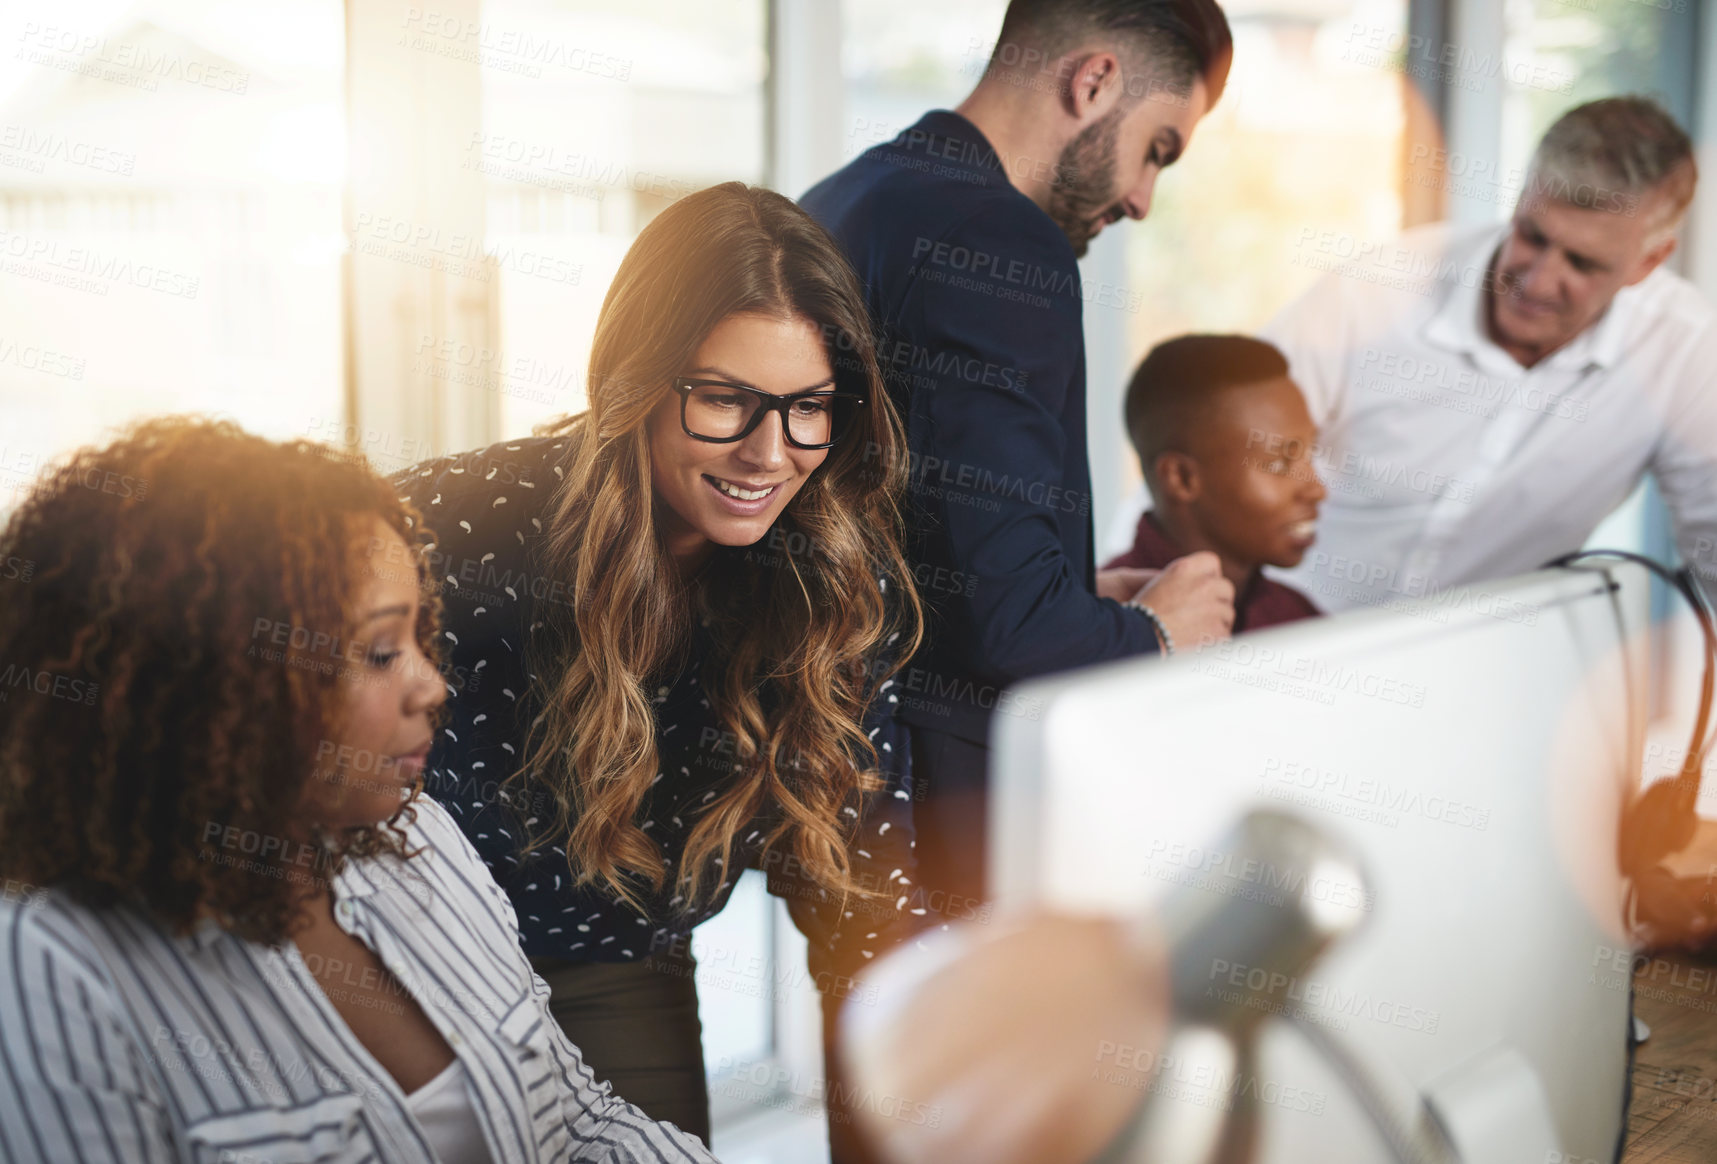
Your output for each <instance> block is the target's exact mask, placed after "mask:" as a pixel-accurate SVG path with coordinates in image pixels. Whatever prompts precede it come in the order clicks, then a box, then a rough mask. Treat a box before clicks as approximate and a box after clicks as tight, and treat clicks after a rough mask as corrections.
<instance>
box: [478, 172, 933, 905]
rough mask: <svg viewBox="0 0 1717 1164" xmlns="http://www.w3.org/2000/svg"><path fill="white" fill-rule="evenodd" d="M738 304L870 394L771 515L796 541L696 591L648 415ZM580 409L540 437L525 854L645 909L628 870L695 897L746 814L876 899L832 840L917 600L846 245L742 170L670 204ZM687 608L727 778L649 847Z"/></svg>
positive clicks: (849, 802)
mask: <svg viewBox="0 0 1717 1164" xmlns="http://www.w3.org/2000/svg"><path fill="white" fill-rule="evenodd" d="M742 312H749V313H758V314H765V315H770V316H774V317H777V318H783V319H799V320H804V321H808V322H809V323H811V324H813V325H815V326H816V327H818V328H820V329H821V332H822V335H823V337H824V342H825V345H826V348H827V351H828V355H829V359H830V364H831V366H832V368H833V369H834V373H835V380H836V387H837V388H838V389H839V390H841V391H853V392H862V393H864V394H865V396H866V397H867V398H868V402H869V403H868V405H867V407H865V408H863V409H861V410H860V419H859V420H857V421H856V422H855V423H854V425H853V428H852V430H851V431H850V432H849V433H847V434H846V435H845V436H844V437H843V438H842V439H841V441H840V443H839V444H837V445H836V446H835V447H834V448H832V449H831V450H830V451H829V455H828V457H827V459H826V460H825V461H824V462H823V464H822V465H820V466H819V467H818V469H817V470H816V472H815V473H813V474H812V475H811V477H810V478H809V479H808V480H807V481H806V483H805V485H804V486H803V488H801V489H800V490H799V492H798V494H797V495H796V496H795V497H794V498H793V499H792V500H791V501H789V502H788V504H787V507H786V509H785V510H784V511H783V513H782V514H781V516H780V518H778V519H777V522H776V525H775V527H774V528H775V530H778V531H781V532H782V533H783V534H785V535H788V536H787V537H785V538H782V539H773V540H774V541H776V542H778V543H781V542H784V543H785V544H786V545H788V546H789V547H790V548H792V547H799V546H805V547H809V549H808V550H807V551H806V552H803V553H799V552H790V553H786V554H774V553H747V552H745V551H744V550H743V549H742V548H738V547H727V548H718V550H717V551H716V552H715V553H714V555H712V557H711V559H710V560H709V562H708V563H707V564H706V565H705V566H704V567H703V568H702V569H701V570H700V571H699V572H698V573H697V574H696V576H695V579H694V580H693V581H691V582H689V583H688V582H685V581H682V579H681V576H680V571H679V570H678V568H677V567H676V565H675V564H674V562H673V561H672V560H671V559H670V557H669V555H668V553H667V551H666V549H665V548H664V546H663V544H662V542H661V539H660V537H659V536H658V528H659V514H658V506H659V504H660V502H658V501H656V500H655V497H654V490H653V488H652V485H651V465H650V455H649V437H648V431H647V424H648V420H649V416H650V413H651V410H652V409H653V408H655V407H656V405H657V404H658V403H659V402H660V401H661V400H662V398H663V397H664V395H666V394H667V392H668V391H669V386H670V383H671V381H672V380H673V378H674V377H676V376H679V375H683V374H685V373H686V372H687V371H688V370H689V369H690V365H691V362H692V358H693V356H694V354H695V353H696V351H697V349H698V348H699V346H701V344H702V343H703V341H704V339H705V338H706V337H707V336H708V335H709V334H710V332H711V331H713V330H714V328H715V327H716V325H717V324H719V323H720V322H721V321H722V320H724V319H726V318H727V317H729V316H731V315H734V314H737V313H742ZM589 402H590V404H589V408H588V410H587V411H585V412H582V413H579V414H577V415H575V416H572V417H568V418H564V419H562V420H561V421H558V422H554V423H551V424H549V425H546V426H543V427H542V428H541V429H539V432H541V433H551V434H556V435H565V436H567V437H568V438H569V441H568V448H567V449H566V451H565V455H564V460H563V462H562V464H563V466H564V471H565V481H564V483H563V485H562V486H561V488H560V491H559V493H558V494H557V496H556V497H555V499H554V501H553V508H552V515H553V516H552V525H551V527H550V531H549V535H548V537H547V538H546V539H545V542H546V550H545V560H544V563H543V566H544V569H545V571H546V572H547V573H548V575H549V576H551V577H558V578H564V579H567V580H568V582H569V584H570V585H571V586H572V592H573V598H572V601H571V602H570V603H569V604H567V605H566V606H562V607H557V608H556V610H555V611H553V612H551V613H550V614H549V615H548V616H547V617H546V621H547V622H548V624H549V626H550V628H551V633H550V635H549V640H548V644H547V653H546V654H545V653H543V652H542V651H538V653H537V658H536V660H535V663H534V665H533V668H532V669H533V670H534V671H535V673H536V674H537V675H539V676H542V677H544V678H545V679H546V690H544V691H543V714H542V715H541V716H540V717H539V718H538V719H537V721H536V723H535V725H534V726H533V728H532V730H531V731H530V733H529V735H528V739H527V741H526V747H525V750H524V753H523V759H522V765H521V768H520V770H519V771H517V772H515V773H513V775H512V779H513V780H514V781H537V780H540V781H543V782H544V783H546V785H547V787H548V789H549V790H550V792H551V793H552V794H553V797H554V800H555V804H556V809H555V817H556V819H554V820H553V821H551V822H549V823H548V825H547V827H545V828H543V829H542V830H540V831H539V832H538V833H536V834H535V835H533V836H532V837H531V838H530V843H529V845H528V848H538V847H541V846H543V845H545V844H547V843H549V841H550V840H551V839H552V840H560V839H561V838H565V839H566V853H567V860H568V864H569V867H570V869H571V872H572V875H573V877H574V878H575V879H576V880H577V881H578V882H579V883H581V884H588V883H593V882H598V881H600V882H603V883H605V884H606V885H607V886H609V887H610V888H611V889H612V890H613V891H614V892H616V893H617V894H618V895H619V896H620V897H621V898H623V899H624V900H626V901H629V902H631V903H633V904H634V905H640V904H641V901H642V895H641V893H640V892H639V889H640V888H641V886H644V885H647V886H649V887H650V888H652V889H653V890H656V891H658V892H659V891H661V890H662V889H663V887H664V885H665V884H667V883H668V881H669V880H670V879H672V881H673V883H674V886H675V889H676V890H677V892H678V893H680V894H683V895H684V897H685V899H686V901H687V903H688V904H687V908H691V906H692V904H694V903H696V902H698V901H699V900H701V899H702V895H703V894H704V893H705V891H706V889H707V882H708V881H709V880H710V879H711V878H712V871H720V870H726V869H727V868H728V867H729V864H730V860H729V859H730V857H731V854H732V849H733V845H734V838H735V836H736V835H737V834H738V833H739V832H740V830H741V829H744V828H748V827H752V826H753V822H755V821H758V820H762V821H764V822H765V824H764V835H763V839H762V844H763V845H764V847H765V848H766V849H785V850H787V851H790V852H791V854H792V855H793V856H794V857H795V858H796V859H797V860H798V862H799V864H800V865H801V866H802V867H803V868H804V869H805V870H806V872H807V873H808V875H809V876H810V878H811V879H812V880H813V881H814V882H815V883H816V884H818V885H819V886H821V887H822V888H825V889H827V890H829V891H830V892H833V893H836V894H838V895H841V896H843V897H844V896H845V895H848V894H851V895H856V896H859V897H861V898H863V897H868V896H874V894H875V890H874V889H872V888H869V887H862V886H860V885H859V884H858V883H857V879H856V878H855V877H854V876H853V872H852V869H851V866H850V862H849V858H848V852H847V849H848V845H849V843H850V841H851V838H852V834H853V830H854V829H855V828H856V827H857V816H856V811H857V810H859V809H860V808H861V801H862V799H863V795H864V794H865V793H868V792H873V791H875V790H876V789H877V788H879V787H880V786H881V780H880V777H879V775H878V773H877V771H876V765H877V755H876V750H875V748H874V746H873V745H872V743H871V741H870V740H869V738H868V737H867V735H866V733H865V731H864V729H863V727H862V726H861V725H862V720H863V717H864V715H865V713H866V710H867V708H868V707H869V706H870V705H871V704H872V701H873V700H874V699H876V698H877V691H878V689H879V688H880V687H881V686H882V684H883V682H884V680H885V679H886V678H887V677H888V676H889V675H891V674H893V672H894V671H895V670H896V669H898V667H899V666H900V665H901V664H903V663H904V662H905V660H906V658H907V657H908V656H910V654H911V653H912V652H913V651H914V650H915V649H916V647H917V645H918V642H919V636H920V634H921V626H922V614H921V610H920V607H919V602H918V598H917V595H916V592H915V591H914V589H913V586H912V579H911V575H910V573H909V571H908V568H907V564H906V562H905V559H904V558H903V556H902V554H901V550H900V533H901V511H900V498H901V495H902V491H903V490H904V488H905V484H906V477H907V461H906V456H905V453H904V448H905V441H904V437H903V433H902V429H901V425H900V422H899V419H898V417H897V416H896V414H895V412H894V410H893V408H892V406H891V405H890V403H889V400H888V395H887V393H886V391H885V390H884V387H883V383H882V378H881V375H880V372H879V369H878V365H877V359H876V349H875V345H874V341H873V339H872V332H871V327H870V322H869V318H868V315H867V312H866V307H865V301H864V296H863V293H862V291H861V289H860V287H859V283H858V279H857V277H856V276H855V275H854V274H853V271H852V268H851V267H850V266H849V265H848V263H847V260H846V258H845V256H844V255H843V254H842V253H841V250H840V247H839V245H838V244H837V243H836V242H835V241H834V239H833V238H831V237H830V236H829V234H828V233H827V232H826V231H824V230H823V228H822V227H820V226H819V225H818V224H817V223H816V222H815V221H814V220H812V219H811V217H810V216H809V215H807V214H806V213H805V212H804V211H803V210H801V209H800V208H799V207H798V206H796V205H795V204H794V203H793V202H792V201H790V200H789V199H787V198H784V197H782V196H781V195H779V194H776V193H774V192H772V191H769V190H763V189H756V188H752V187H748V186H746V185H744V184H743V183H739V182H728V183H725V184H723V185H720V186H714V187H711V188H709V189H707V190H703V191H700V192H698V193H696V194H692V195H689V196H687V197H685V198H682V199H681V200H679V201H678V202H676V203H674V204H673V205H672V206H670V207H669V208H668V209H666V210H664V211H663V212H662V213H661V214H660V215H658V216H657V217H656V219H655V220H654V221H652V222H651V223H650V224H649V225H648V226H647V227H645V228H644V230H643V232H642V233H641V234H640V235H639V236H638V238H637V240H636V241H635V242H634V243H633V245H632V248H631V249H630V250H629V251H628V252H627V254H626V258H625V260H624V261H623V262H622V263H621V265H620V270H619V272H618V273H617V274H616V275H615V278H614V282H613V285H612V286H611V287H610V288H609V290H608V296H607V298H606V300H604V302H603V305H602V314H601V318H600V319H599V320H598V322H597V326H596V335H595V341H594V344H593V346H592V350H591V358H590V375H589ZM879 577H881V578H883V579H885V583H884V585H885V586H886V588H887V590H888V594H887V597H886V598H885V594H884V590H883V589H882V588H879V586H878V579H879ZM694 617H695V618H699V619H706V620H708V625H709V628H710V633H711V635H712V636H713V640H714V642H715V643H716V646H715V648H714V650H713V651H712V653H711V657H710V659H709V660H706V661H705V671H704V675H705V679H704V682H705V684H706V688H707V690H708V693H709V696H710V700H711V704H712V706H713V708H714V710H715V712H716V714H717V715H718V716H719V718H720V721H721V723H722V725H723V727H724V728H725V730H726V731H727V732H728V733H729V734H730V735H729V738H730V741H731V745H732V752H731V757H732V760H731V767H730V773H731V775H730V776H729V778H728V779H727V781H726V783H725V785H724V786H723V787H722V788H721V789H720V790H719V793H718V795H717V796H716V797H715V798H714V799H713V800H711V801H710V803H709V804H707V805H706V806H704V807H703V809H702V810H701V812H700V814H699V816H698V818H697V821H696V823H695V824H694V825H693V827H692V830H691V833H690V836H689V838H688V840H687V842H686V845H685V848H684V850H683V852H682V853H680V854H678V855H677V861H676V860H675V858H674V856H672V855H671V856H670V858H669V859H668V860H664V858H663V855H662V853H661V851H660V849H659V847H658V846H657V845H656V844H655V843H653V842H652V841H651V840H650V837H649V836H648V835H647V834H646V833H645V832H644V831H643V829H642V828H641V827H640V820H639V810H640V807H641V806H642V805H643V803H644V801H645V798H646V795H647V794H648V793H649V791H650V788H651V785H652V783H653V782H654V780H655V778H656V775H657V771H658V761H657V749H656V731H657V724H656V721H655V717H654V715H653V712H652V706H651V701H650V693H651V692H653V691H654V690H655V685H656V684H657V683H659V682H660V681H662V680H663V679H665V678H668V677H671V676H672V675H673V674H675V673H676V672H677V669H678V668H679V667H680V666H682V665H683V664H685V663H687V662H688V660H687V658H686V648H687V645H688V641H689V636H690V630H691V627H692V620H693V619H694ZM849 809H851V810H855V811H854V812H848V811H845V810H849ZM717 857H719V858H720V859H721V861H720V864H719V865H717V864H716V863H715V859H716V858H717ZM675 864H677V869H676V868H674V865H675Z"/></svg>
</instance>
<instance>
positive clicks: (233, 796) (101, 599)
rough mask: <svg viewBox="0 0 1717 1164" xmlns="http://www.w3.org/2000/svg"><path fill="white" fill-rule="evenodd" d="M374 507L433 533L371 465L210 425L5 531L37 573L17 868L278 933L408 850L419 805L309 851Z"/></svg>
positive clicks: (2, 855) (249, 935)
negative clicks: (321, 898) (312, 791)
mask: <svg viewBox="0 0 1717 1164" xmlns="http://www.w3.org/2000/svg"><path fill="white" fill-rule="evenodd" d="M372 515H373V516H374V517H379V518H380V519H381V520H382V521H383V522H385V523H386V524H387V525H388V526H389V527H390V528H392V529H393V530H395V531H396V532H398V533H399V535H400V537H401V538H402V539H403V540H404V541H405V542H406V544H407V546H410V545H411V544H412V537H413V533H412V523H411V521H408V518H409V519H413V520H415V519H416V518H417V516H418V515H417V513H416V511H415V510H413V509H412V508H411V507H410V506H408V505H406V504H404V503H402V502H400V500H399V499H398V498H397V497H396V496H395V491H394V490H393V488H392V487H390V486H389V485H388V484H387V483H386V482H385V481H383V480H381V479H380V478H378V477H376V476H375V475H374V474H373V473H371V472H370V470H369V468H368V467H367V466H366V465H365V464H364V463H363V462H362V460H361V459H358V458H353V457H351V456H349V455H346V454H342V453H338V452H336V451H335V450H332V449H329V448H327V447H326V446H322V445H318V444H315V443H313V442H310V441H293V442H291V443H287V444H276V443H273V442H270V441H267V440H264V439H262V438H260V437H256V436H252V435H250V434H247V433H245V432H244V431H242V430H241V429H239V428H238V427H237V426H235V425H232V424H230V423H227V422H211V421H206V420H199V419H196V418H189V417H168V418H162V419H156V420H150V421H146V422H143V423H140V424H137V425H135V426H133V427H131V428H130V429H129V430H127V431H126V432H125V433H123V434H122V435H121V436H120V437H119V438H118V439H117V440H115V441H114V442H113V443H111V444H109V445H107V446H106V447H104V448H85V449H81V450H79V451H78V452H76V453H75V454H73V455H72V456H71V457H70V458H69V459H68V460H66V461H65V462H64V463H63V464H61V465H59V466H58V467H57V468H54V469H52V470H51V471H49V472H48V473H46V474H44V476H43V478H42V479H41V480H40V481H39V482H38V483H37V485H36V487H35V488H34V490H33V491H32V493H31V494H30V496H29V497H28V498H27V500H26V501H25V502H24V503H23V505H22V506H21V507H20V508H19V509H18V510H17V512H16V513H14V514H13V515H12V517H11V518H10V520H9V521H8V522H7V524H6V527H5V530H4V531H3V532H0V563H3V562H7V561H15V562H23V563H29V564H30V565H29V569H28V575H27V579H26V577H25V571H24V570H22V569H18V570H13V571H7V572H5V574H3V575H0V873H3V874H4V876H6V877H8V878H13V879H16V880H19V881H22V882H24V883H26V884H27V885H32V886H36V887H48V886H63V887H65V888H66V889H67V890H68V891H69V892H70V893H72V894H73V895H74V896H75V897H77V898H78V899H79V900H81V901H83V902H85V903H86V904H89V905H92V906H95V907H104V906H109V905H113V904H115V903H119V902H126V903H131V904H134V905H139V906H141V907H144V908H146V909H147V910H148V911H150V912H152V913H153V914H154V916H155V917H156V919H157V920H158V921H160V922H161V923H162V924H164V925H165V926H166V927H167V928H168V929H170V930H172V931H173V932H176V933H184V932H186V931H188V930H189V929H190V928H191V926H192V925H193V924H194V923H195V922H196V921H197V920H199V919H200V918H202V917H212V918H214V919H215V920H216V921H218V922H219V923H220V924H221V925H222V926H224V927H225V928H226V929H228V930H230V931H231V932H233V933H235V934H237V935H238V936H240V937H241V938H244V939H246V940H249V941H259V942H264V943H267V944H270V945H278V944H279V943H281V942H282V941H283V940H285V938H286V937H287V936H289V934H290V932H291V930H292V929H293V928H294V926H295V919H296V916H297V909H296V904H295V903H296V902H297V900H298V899H299V898H300V897H301V896H302V895H303V892H304V889H303V886H304V885H305V884H307V883H309V882H310V881H311V880H312V877H313V876H320V877H323V878H325V877H327V876H330V875H332V873H333V872H335V871H337V870H338V868H339V866H340V863H341V862H342V861H343V860H345V859H346V858H347V857H356V856H373V855H376V854H378V853H381V852H384V851H391V852H397V853H401V854H402V855H409V854H405V853H404V850H403V847H402V844H403V840H404V833H403V831H402V830H401V829H400V828H399V827H398V825H399V822H401V821H402V820H405V819H409V815H407V814H410V813H411V812H412V811H413V810H412V809H411V808H410V807H409V806H407V805H402V807H401V810H400V813H399V814H396V815H395V816H394V817H392V818H390V820H389V821H387V822H383V823H382V824H380V825H378V826H375V827H371V828H364V829H358V830H352V831H349V832H342V833H340V834H338V835H327V836H325V837H324V838H322V840H323V845H322V846H321V847H318V848H317V849H316V851H315V859H314V860H313V861H312V862H309V863H308V865H309V868H308V869H307V868H306V864H307V863H306V862H305V861H304V860H303V856H304V846H303V844H302V843H300V844H297V845H294V844H292V843H291V838H293V837H295V836H303V835H304V834H305V827H304V826H311V827H313V824H314V822H308V821H305V822H303V823H302V824H300V820H301V816H302V813H303V811H304V809H303V807H302V802H303V798H304V794H305V789H306V785H307V782H308V781H310V780H311V779H312V778H313V777H314V776H315V775H316V774H317V772H318V763H319V756H323V755H325V754H326V753H327V751H328V748H327V742H328V741H332V740H337V739H338V738H339V733H340V730H341V724H342V706H343V702H342V700H343V692H342V689H341V686H340V682H341V681H340V675H341V668H340V661H341V659H342V656H341V655H340V653H339V649H338V647H337V646H334V644H349V643H351V642H352V641H353V639H352V636H353V633H354V631H355V629H356V626H357V620H356V618H355V615H356V611H355V610H354V609H353V603H354V601H355V599H356V591H357V589H358V585H357V578H356V574H357V570H358V565H357V563H355V562H354V561H353V558H354V554H353V551H352V545H353V538H354V537H355V536H362V532H363V531H366V530H367V528H368V519H369V518H370V517H371V516H372ZM417 569H418V580H419V586H420V589H422V590H424V592H425V598H424V602H425V608H424V609H423V610H422V611H421V617H420V619H419V623H418V627H417V631H416V635H417V639H418V642H419V645H420V646H421V647H422V648H423V650H424V652H425V653H426V655H427V656H428V657H429V658H431V659H434V658H436V656H435V655H434V654H433V651H434V647H435V638H436V637H437V636H436V634H435V627H436V625H437V622H438V617H439V606H438V605H436V604H435V599H434V596H433V593H432V592H431V591H429V590H428V589H427V588H426V587H425V586H424V585H423V583H424V576H423V566H422V563H421V562H419V564H418V567H417ZM283 628H284V629H283ZM281 639H284V640H285V642H284V645H282V646H276V645H275V644H276V643H277V642H279V641H280V640H281Z"/></svg>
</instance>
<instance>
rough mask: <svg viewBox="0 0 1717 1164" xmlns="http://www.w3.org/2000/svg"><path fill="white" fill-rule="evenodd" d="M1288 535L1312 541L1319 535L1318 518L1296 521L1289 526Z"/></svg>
mask: <svg viewBox="0 0 1717 1164" xmlns="http://www.w3.org/2000/svg"><path fill="white" fill-rule="evenodd" d="M1288 535H1289V536H1290V537H1293V538H1296V539H1298V540H1301V541H1308V542H1309V541H1311V540H1312V539H1313V538H1315V537H1317V536H1318V523H1317V519H1316V518H1311V519H1309V520H1306V521H1296V522H1295V523H1294V524H1293V525H1290V526H1289V527H1288Z"/></svg>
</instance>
